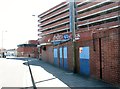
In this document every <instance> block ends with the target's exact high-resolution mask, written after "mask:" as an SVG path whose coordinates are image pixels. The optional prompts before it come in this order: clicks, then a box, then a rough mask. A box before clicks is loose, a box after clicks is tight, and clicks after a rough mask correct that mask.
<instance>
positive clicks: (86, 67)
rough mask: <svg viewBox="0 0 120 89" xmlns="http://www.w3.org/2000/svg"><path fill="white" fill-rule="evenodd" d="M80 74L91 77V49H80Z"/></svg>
mask: <svg viewBox="0 0 120 89" xmlns="http://www.w3.org/2000/svg"><path fill="white" fill-rule="evenodd" d="M79 53H80V73H81V74H84V75H87V76H89V75H90V62H89V61H90V60H89V59H90V56H89V55H90V53H89V47H80V48H79Z"/></svg>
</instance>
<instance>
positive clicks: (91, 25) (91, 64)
mask: <svg viewBox="0 0 120 89" xmlns="http://www.w3.org/2000/svg"><path fill="white" fill-rule="evenodd" d="M73 14H74V15H73V16H74V17H73V19H74V23H75V24H74V26H75V38H74V43H75V44H74V45H73V40H72V39H73V32H72V30H71V29H70V26H72V23H71V20H70V19H71V18H72V16H71V14H70V5H69V2H62V3H60V4H59V5H56V6H55V7H53V8H51V9H49V10H47V11H46V12H44V13H42V14H40V15H39V16H38V17H39V20H38V22H39V24H38V26H39V29H38V32H39V34H38V35H39V36H40V38H39V39H38V41H39V44H40V46H39V57H40V58H41V59H42V60H44V61H46V62H49V63H51V64H54V65H56V66H58V67H60V68H63V69H66V70H70V71H74V70H76V72H78V73H80V74H83V75H86V76H89V77H94V78H97V79H101V80H103V81H106V82H109V83H114V84H118V85H119V84H120V76H119V75H120V70H119V69H120V60H119V58H120V55H119V54H120V50H119V49H120V1H118V0H114V1H113V0H86V1H81V2H74V13H73ZM73 52H74V53H73ZM73 57H74V58H73Z"/></svg>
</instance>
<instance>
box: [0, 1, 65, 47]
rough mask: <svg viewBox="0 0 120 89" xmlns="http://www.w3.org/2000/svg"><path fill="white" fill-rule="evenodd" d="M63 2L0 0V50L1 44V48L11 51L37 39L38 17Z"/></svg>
mask: <svg viewBox="0 0 120 89" xmlns="http://www.w3.org/2000/svg"><path fill="white" fill-rule="evenodd" d="M63 1H65V0H0V48H1V47H2V44H3V48H5V49H13V48H17V45H18V44H23V43H27V41H28V40H36V39H38V36H37V34H38V32H37V30H38V22H37V21H38V15H39V14H41V13H43V12H44V11H47V10H48V9H50V8H52V7H54V6H56V5H57V4H59V3H61V2H63ZM32 15H35V16H32ZM2 33H3V36H2ZM2 39H3V42H2Z"/></svg>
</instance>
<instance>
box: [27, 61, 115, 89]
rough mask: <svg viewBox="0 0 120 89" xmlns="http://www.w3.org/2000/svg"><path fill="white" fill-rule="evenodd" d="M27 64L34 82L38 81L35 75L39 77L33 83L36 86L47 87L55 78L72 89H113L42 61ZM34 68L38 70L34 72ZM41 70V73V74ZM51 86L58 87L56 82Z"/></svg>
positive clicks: (98, 81) (110, 86)
mask: <svg viewBox="0 0 120 89" xmlns="http://www.w3.org/2000/svg"><path fill="white" fill-rule="evenodd" d="M29 64H30V66H31V70H32V72H33V77H34V78H35V80H37V79H38V77H37V75H38V76H39V75H40V76H41V78H39V79H38V80H40V81H39V82H38V81H35V82H36V85H39V84H42V83H43V86H46V85H47V86H48V83H52V82H51V80H55V79H56V78H57V79H59V80H61V81H62V82H63V83H64V84H66V86H68V87H71V88H74V87H78V88H80V87H82V88H90V87H91V88H105V89H106V88H112V87H113V86H112V85H111V84H108V83H105V82H103V81H101V80H96V79H92V78H89V77H85V76H81V75H80V74H74V73H72V72H70V71H66V70H63V69H60V68H58V67H56V66H53V65H52V64H48V63H46V62H44V61H42V60H36V59H35V60H32V61H30V62H29ZM36 66H37V67H38V68H39V69H38V70H37V69H36V71H35V67H36ZM41 70H43V71H42V72H41ZM35 72H36V73H35ZM45 73H49V74H50V75H52V76H54V77H50V76H49V75H47V74H45ZM35 74H37V75H35ZM47 80H48V81H47ZM37 83H38V84H37ZM44 84H45V85H44ZM52 84H54V85H57V87H59V86H58V82H56V83H52ZM66 86H63V87H66Z"/></svg>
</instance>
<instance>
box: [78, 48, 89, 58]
mask: <svg viewBox="0 0 120 89" xmlns="http://www.w3.org/2000/svg"><path fill="white" fill-rule="evenodd" d="M81 50H82V52H81V53H80V58H83V59H89V58H90V57H89V55H90V53H89V47H81Z"/></svg>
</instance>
